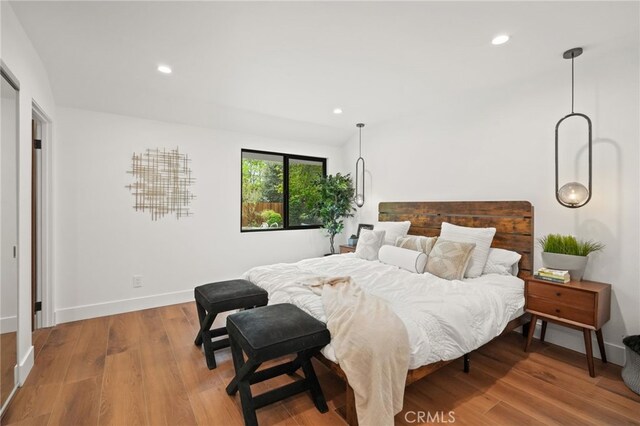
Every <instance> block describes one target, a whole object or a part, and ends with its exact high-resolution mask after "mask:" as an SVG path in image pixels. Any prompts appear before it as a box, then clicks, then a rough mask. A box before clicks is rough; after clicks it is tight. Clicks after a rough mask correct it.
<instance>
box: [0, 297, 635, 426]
mask: <svg viewBox="0 0 640 426" xmlns="http://www.w3.org/2000/svg"><path fill="white" fill-rule="evenodd" d="M222 321H224V319H223V318H221V319H220V320H219V321H218V320H217V321H216V323H217V324H216V325H218V323H220V324H221V323H222ZM196 331H197V315H196V310H195V305H194V304H193V303H187V304H182V305H173V306H167V307H163V308H156V309H149V310H145V311H139V312H132V313H127V314H122V315H114V316H112V317H105V318H95V319H90V320H86V321H79V322H75V323H68V324H62V325H60V326H57V327H54V328H52V329H44V330H38V331H36V332H35V333H34V346H35V351H36V362H35V366H34V368H33V370H32V372H31V374H30V376H29V378H28V379H27V382H26V383H25V385H24V386H23V387H22V388H21V389H20V390H19V391H18V393H17V394H16V396H15V398H14V400H13V402H12V403H11V405H10V407H9V409H8V411H7V413H6V415H5V416H4V418H3V419H2V424H3V425H18V424H19V425H98V424H99V425H109V424H110V425H137V424H141V425H154V426H155V425H183V424H184V425H192V424H200V425H242V424H243V422H242V414H241V409H240V403H239V399H238V397H237V396H236V397H229V396H228V395H227V394H226V393H225V390H224V388H225V386H226V384H227V383H228V382H229V380H231V378H232V377H233V366H232V362H231V356H230V353H229V350H228V349H226V350H222V351H219V352H217V354H216V358H217V360H218V368H217V369H215V370H212V371H209V370H208V369H207V367H206V365H205V360H204V356H203V355H202V353H201V351H200V349H199V348H196V347H195V346H194V345H193V339H194V337H195V333H196ZM523 344H524V339H523V338H522V336H520V335H519V334H517V333H511V334H509V335H506V336H504V337H501V338H499V339H497V340H495V341H494V342H492V343H490V344H488V345H486V346H485V347H483V348H481V349H480V350H478V351H476V352H474V353H472V355H471V372H470V373H469V374H465V373H463V372H462V361H461V360H460V361H458V362H453V363H451V364H449V365H448V366H447V367H445V368H443V369H441V370H439V371H438V372H436V373H434V374H433V375H431V376H429V377H427V378H425V379H423V380H421V381H419V382H417V383H414V384H413V385H411V386H409V387H408V388H407V390H406V395H405V404H404V410H403V412H402V413H400V414H398V415H397V416H396V424H399V425H404V424H407V425H410V424H416V423H419V422H416V420H417V419H418V416H420V415H421V414H420V412H423V413H424V414H422V416H423V417H422V418H423V420H424V421H426V420H427V419H428V417H426V416H427V412H428V413H429V415H430V416H431V420H432V421H431V422H432V423H433V422H434V421H433V420H434V416H440V417H439V419H440V420H441V421H442V420H449V422H450V421H451V420H452V419H455V422H456V423H460V424H471V425H478V424H479V425H483V424H487V425H489V424H491V425H495V424H500V425H510V424H518V425H520V424H532V425H539V424H562V425H578V424H580V425H585V424H586V425H601V424H611V425H618V424H640V396H638V395H636V394H634V393H633V392H631V391H630V390H629V389H627V388H626V387H625V386H624V383H622V380H621V379H620V367H617V366H615V365H612V364H607V365H603V364H602V363H600V362H599V361H596V374H597V376H596V377H595V378H591V377H589V374H588V372H587V370H586V367H585V365H586V364H585V359H584V356H583V355H580V354H578V353H576V352H573V351H569V350H567V349H563V348H560V347H557V346H554V345H551V344H547V343H540V342H539V341H535V342H534V343H533V344H532V348H531V352H529V353H524V351H523V349H522V348H523ZM315 366H316V371H317V373H318V376H319V379H320V383H321V385H322V388H323V390H324V393H325V396H326V398H327V401H328V404H329V408H330V410H329V412H328V413H326V414H320V413H319V412H318V411H317V410H316V409H315V408H314V406H313V403H312V402H311V399H310V398H309V397H308V396H307V395H305V394H302V395H298V396H295V397H292V398H289V399H287V400H285V401H282V402H279V403H276V404H273V405H270V406H268V407H265V408H262V409H260V410H258V421H259V422H260V424H261V425H264V426H266V425H274V424H287V425H339V424H345V423H344V422H343V420H342V418H341V417H340V416H339V415H338V414H337V409H338V408H341V407H342V406H343V405H344V397H345V394H344V386H343V384H342V382H340V381H339V380H338V379H337V378H336V377H335V376H333V374H331V373H330V372H329V371H328V370H327V369H326V368H324V367H323V366H322V365H321V364H319V363H315ZM291 380H292V379H291V378H289V377H287V376H281V377H278V378H276V379H274V380H272V381H269V382H265V383H260V384H258V385H256V386H255V390H256V391H257V392H262V391H265V390H267V389H269V388H270V387H273V386H274V385H281V384H283V383H287V382H289V381H291ZM449 412H452V413H451V416H452V417H448V416H449ZM424 421H423V423H424Z"/></svg>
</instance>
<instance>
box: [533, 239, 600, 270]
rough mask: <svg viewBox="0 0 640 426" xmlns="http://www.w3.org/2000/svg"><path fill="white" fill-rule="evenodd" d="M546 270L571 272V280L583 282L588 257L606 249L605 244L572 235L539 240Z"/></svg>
mask: <svg viewBox="0 0 640 426" xmlns="http://www.w3.org/2000/svg"><path fill="white" fill-rule="evenodd" d="M538 244H540V247H541V248H542V265H543V266H544V267H545V268H552V269H562V270H566V271H569V275H570V276H571V279H572V280H574V281H581V280H582V275H584V270H585V268H586V267H587V260H589V258H588V257H587V256H588V255H589V253H593V252H596V251H599V250H602V249H603V248H604V244H602V243H599V242H594V241H582V240H578V239H576V237H574V236H572V235H560V234H549V235H546V236H544V237H542V238H539V239H538Z"/></svg>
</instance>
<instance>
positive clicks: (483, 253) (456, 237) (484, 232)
mask: <svg viewBox="0 0 640 426" xmlns="http://www.w3.org/2000/svg"><path fill="white" fill-rule="evenodd" d="M495 234H496V228H468V227H466V226H457V225H452V224H450V223H447V222H442V228H441V229H440V238H444V239H445V240H449V241H455V242H459V243H475V245H476V247H475V248H474V249H473V253H471V260H470V261H469V265H468V266H467V270H466V272H465V273H464V276H465V277H466V278H476V277H479V276H480V275H482V271H483V270H484V265H485V263H487V258H488V257H489V248H491V242H492V241H493V236H494V235H495Z"/></svg>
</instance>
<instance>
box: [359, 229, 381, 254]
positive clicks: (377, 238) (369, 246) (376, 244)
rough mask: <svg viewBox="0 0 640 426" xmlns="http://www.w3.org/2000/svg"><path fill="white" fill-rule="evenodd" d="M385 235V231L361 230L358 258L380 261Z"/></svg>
mask: <svg viewBox="0 0 640 426" xmlns="http://www.w3.org/2000/svg"><path fill="white" fill-rule="evenodd" d="M384 234H385V231H374V230H371V229H363V230H361V231H360V238H359V239H358V245H357V246H356V251H355V255H356V257H359V258H360V259H365V260H378V251H379V250H380V247H382V244H383V243H384Z"/></svg>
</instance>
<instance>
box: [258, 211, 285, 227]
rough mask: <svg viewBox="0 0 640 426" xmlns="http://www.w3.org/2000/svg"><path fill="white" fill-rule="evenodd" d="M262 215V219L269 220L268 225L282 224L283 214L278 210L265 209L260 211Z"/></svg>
mask: <svg viewBox="0 0 640 426" xmlns="http://www.w3.org/2000/svg"><path fill="white" fill-rule="evenodd" d="M260 217H261V218H262V221H263V222H267V225H269V226H272V225H274V224H275V225H276V226H282V215H281V214H280V213H278V212H275V211H273V210H264V211H263V212H262V213H260Z"/></svg>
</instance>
